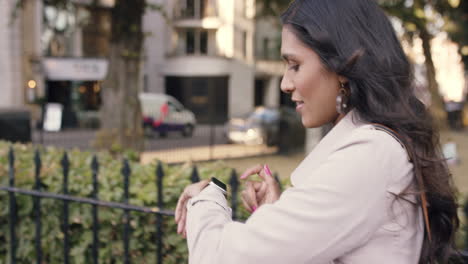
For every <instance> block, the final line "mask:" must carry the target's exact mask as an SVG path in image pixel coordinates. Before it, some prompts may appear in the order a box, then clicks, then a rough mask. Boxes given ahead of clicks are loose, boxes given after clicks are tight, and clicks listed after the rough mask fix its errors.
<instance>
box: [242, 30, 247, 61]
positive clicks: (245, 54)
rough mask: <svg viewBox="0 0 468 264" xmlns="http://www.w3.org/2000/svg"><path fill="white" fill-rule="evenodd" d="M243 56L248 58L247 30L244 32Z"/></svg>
mask: <svg viewBox="0 0 468 264" xmlns="http://www.w3.org/2000/svg"><path fill="white" fill-rule="evenodd" d="M242 56H243V57H244V58H247V32H246V31H243V32H242Z"/></svg>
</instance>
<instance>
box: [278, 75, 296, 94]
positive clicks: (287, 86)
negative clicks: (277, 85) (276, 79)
mask: <svg viewBox="0 0 468 264" xmlns="http://www.w3.org/2000/svg"><path fill="white" fill-rule="evenodd" d="M281 91H283V93H287V94H290V93H292V92H293V91H294V85H293V83H292V81H291V79H290V78H289V77H288V75H287V74H286V73H285V74H284V75H283V78H282V79H281Z"/></svg>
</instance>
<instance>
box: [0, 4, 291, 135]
mask: <svg viewBox="0 0 468 264" xmlns="http://www.w3.org/2000/svg"><path fill="white" fill-rule="evenodd" d="M88 2H90V1H88V0H73V1H70V6H69V7H67V9H66V10H65V11H63V10H57V9H55V8H54V7H53V6H45V5H44V4H43V3H42V1H25V3H26V5H25V7H24V8H23V9H22V10H19V11H18V16H17V18H16V19H14V20H12V21H13V22H11V21H10V19H9V18H10V17H11V16H10V14H11V12H12V10H13V8H14V4H13V3H12V1H9V0H0V15H1V16H0V23H1V24H0V54H2V55H1V57H2V58H4V59H2V60H1V61H0V78H1V79H2V80H4V81H3V84H4V86H3V88H2V90H3V92H2V94H3V95H4V96H2V97H1V98H0V107H13V106H30V105H31V103H33V102H37V100H38V99H40V100H43V101H45V102H49V103H52V102H53V103H60V104H62V105H63V107H64V108H63V109H64V110H63V111H64V126H65V127H67V126H69V127H74V126H78V125H79V124H80V120H82V119H85V118H87V117H89V116H93V115H95V116H97V112H98V110H99V106H100V102H101V101H102V100H105V98H101V96H100V90H101V81H102V80H103V79H104V78H105V76H106V73H107V67H108V65H107V60H106V56H107V52H108V43H109V42H108V38H109V35H110V27H111V21H110V12H109V10H110V9H109V8H110V7H112V5H113V0H100V4H99V6H98V7H94V8H91V6H90V4H89V3H88ZM148 2H149V3H152V4H158V5H163V7H164V8H163V10H164V12H159V11H148V12H146V14H145V16H144V31H145V33H146V35H147V37H146V39H145V45H144V61H143V68H142V73H141V78H142V82H141V83H142V87H141V90H142V92H154V93H166V94H169V95H172V96H174V97H176V98H177V99H178V100H179V101H181V102H182V104H184V105H185V106H186V107H187V108H189V109H190V110H192V111H193V112H194V113H195V114H196V116H197V120H198V121H199V122H200V123H206V122H210V123H211V122H216V123H223V122H225V121H226V120H227V119H228V118H229V117H233V116H240V115H243V114H246V113H248V112H249V111H251V110H253V108H254V107H255V106H258V105H265V106H270V107H277V106H279V105H280V104H286V103H287V102H286V101H287V99H285V98H283V97H281V95H280V94H281V93H280V90H279V85H280V77H281V74H282V71H283V66H282V63H281V62H280V61H279V40H280V31H279V29H278V27H275V26H274V25H273V24H272V23H270V22H269V21H266V20H265V21H256V20H255V8H256V7H255V0H177V1H169V0H148ZM103 88H104V89H105V87H103Z"/></svg>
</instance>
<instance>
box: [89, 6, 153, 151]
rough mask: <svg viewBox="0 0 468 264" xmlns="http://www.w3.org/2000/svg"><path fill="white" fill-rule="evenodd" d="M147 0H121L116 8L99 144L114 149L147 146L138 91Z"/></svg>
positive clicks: (98, 138)
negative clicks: (144, 144) (143, 21)
mask: <svg viewBox="0 0 468 264" xmlns="http://www.w3.org/2000/svg"><path fill="white" fill-rule="evenodd" d="M144 10H145V0H132V1H128V0H117V1H116V3H115V6H114V7H113V9H112V36H111V44H110V52H109V53H110V54H109V74H108V76H107V78H106V80H105V81H104V82H103V85H102V86H103V87H102V101H103V104H102V108H101V129H100V131H99V132H98V134H97V138H96V141H95V145H96V146H97V147H100V148H106V149H111V150H124V149H133V150H136V151H142V150H143V143H144V142H143V140H144V138H143V127H142V124H143V121H142V113H141V106H140V101H139V99H138V93H139V88H140V68H141V54H142V48H143V29H142V19H143V14H144Z"/></svg>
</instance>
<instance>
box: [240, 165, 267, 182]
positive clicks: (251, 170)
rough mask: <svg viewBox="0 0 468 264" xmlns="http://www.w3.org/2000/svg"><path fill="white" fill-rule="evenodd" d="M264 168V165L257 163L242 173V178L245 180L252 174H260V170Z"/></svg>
mask: <svg viewBox="0 0 468 264" xmlns="http://www.w3.org/2000/svg"><path fill="white" fill-rule="evenodd" d="M262 170H263V166H262V165H260V164H259V165H257V166H254V167H252V168H249V169H247V170H246V171H245V172H244V173H242V175H241V176H240V178H241V179H242V180H243V179H246V178H247V177H249V176H250V175H254V174H258V173H260V171H262Z"/></svg>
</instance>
